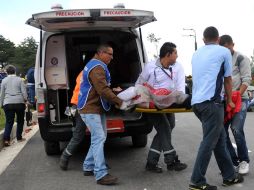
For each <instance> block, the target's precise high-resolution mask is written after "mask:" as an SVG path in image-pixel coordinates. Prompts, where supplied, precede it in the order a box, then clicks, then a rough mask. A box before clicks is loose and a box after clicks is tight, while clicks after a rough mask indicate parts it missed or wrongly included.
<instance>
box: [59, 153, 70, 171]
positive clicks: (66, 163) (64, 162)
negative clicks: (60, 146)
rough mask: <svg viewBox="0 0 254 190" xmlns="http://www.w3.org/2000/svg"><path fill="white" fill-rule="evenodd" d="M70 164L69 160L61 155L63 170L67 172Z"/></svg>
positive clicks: (60, 164)
mask: <svg viewBox="0 0 254 190" xmlns="http://www.w3.org/2000/svg"><path fill="white" fill-rule="evenodd" d="M68 164H69V159H68V158H66V157H65V156H64V155H61V157H60V161H59V167H60V168H61V169H62V170H64V171H65V170H67V169H68Z"/></svg>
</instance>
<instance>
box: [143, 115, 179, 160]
mask: <svg viewBox="0 0 254 190" xmlns="http://www.w3.org/2000/svg"><path fill="white" fill-rule="evenodd" d="M148 118H149V122H152V124H153V126H154V128H155V130H156V132H157V133H156V135H155V136H154V138H153V141H152V144H151V147H150V150H149V153H148V157H147V161H148V162H149V163H151V164H157V163H158V161H159V158H160V154H161V153H162V152H163V154H164V162H165V163H166V164H171V163H172V162H173V161H174V159H175V157H176V151H175V149H174V147H173V146H172V143H171V133H172V130H173V128H174V126H175V115H174V114H173V113H170V114H156V113H155V114H149V117H148Z"/></svg>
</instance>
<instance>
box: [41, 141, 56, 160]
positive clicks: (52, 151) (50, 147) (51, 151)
mask: <svg viewBox="0 0 254 190" xmlns="http://www.w3.org/2000/svg"><path fill="white" fill-rule="evenodd" d="M44 148H45V152H46V154H47V155H49V156H50V155H57V154H60V144H59V142H48V141H44Z"/></svg>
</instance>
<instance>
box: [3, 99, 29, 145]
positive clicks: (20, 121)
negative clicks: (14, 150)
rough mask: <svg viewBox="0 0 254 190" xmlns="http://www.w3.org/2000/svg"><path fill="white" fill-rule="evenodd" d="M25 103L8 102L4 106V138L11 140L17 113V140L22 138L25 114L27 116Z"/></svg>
mask: <svg viewBox="0 0 254 190" xmlns="http://www.w3.org/2000/svg"><path fill="white" fill-rule="evenodd" d="M25 108H26V106H25V104H22V103H21V104H6V105H4V106H3V109H4V113H5V120H6V122H5V130H4V140H7V141H9V140H10V134H11V130H12V127H13V124H14V119H15V114H16V116H17V133H16V137H17V140H21V139H22V132H23V126H24V116H25Z"/></svg>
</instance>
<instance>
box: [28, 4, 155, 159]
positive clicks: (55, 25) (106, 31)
mask: <svg viewBox="0 0 254 190" xmlns="http://www.w3.org/2000/svg"><path fill="white" fill-rule="evenodd" d="M153 21H156V18H155V17H154V14H153V12H150V11H143V10H133V9H125V8H110V9H73V10H64V9H58V10H52V11H49V12H42V13H37V14H33V15H32V18H30V19H28V20H27V22H26V24H28V25H31V26H33V27H36V28H38V29H39V30H40V44H39V48H38V51H37V57H36V64H35V85H36V96H37V111H38V123H39V128H40V134H41V137H42V139H43V140H44V142H45V143H44V145H45V151H46V153H47V154H48V155H52V154H57V153H59V152H60V146H59V143H60V142H61V141H68V140H70V138H71V136H72V127H73V121H72V118H70V117H68V116H67V115H65V110H66V107H68V106H70V99H71V96H72V91H73V89H74V87H75V80H76V77H77V76H78V74H79V72H80V71H81V70H82V69H83V68H84V65H85V64H86V63H87V62H88V61H89V60H90V59H91V58H92V56H93V55H94V53H95V50H96V47H97V46H98V45H99V44H101V43H111V44H112V45H113V49H114V59H113V60H112V62H111V63H110V65H109V70H110V73H111V79H112V80H111V86H112V87H117V86H120V87H122V88H123V89H125V88H127V87H129V86H132V85H134V83H135V81H136V80H137V78H138V76H139V73H140V72H141V70H142V68H143V66H144V63H145V62H147V56H146V52H145V49H144V47H143V42H142V33H141V28H140V27H141V26H142V25H144V24H147V23H150V22H153ZM107 125H108V135H109V136H120V137H124V136H131V137H132V142H133V145H134V146H136V147H144V146H146V143H147V134H148V133H150V132H151V130H152V125H151V124H150V123H148V121H147V116H146V115H145V114H142V113H137V112H131V113H127V112H123V111H120V110H117V109H115V108H114V107H113V106H112V108H111V110H110V112H109V113H107Z"/></svg>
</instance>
